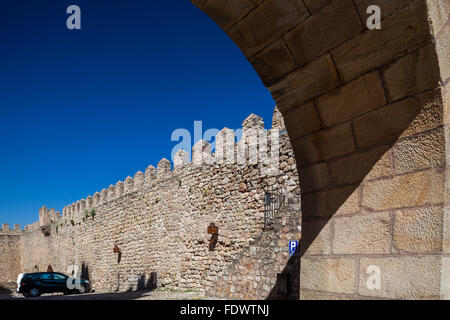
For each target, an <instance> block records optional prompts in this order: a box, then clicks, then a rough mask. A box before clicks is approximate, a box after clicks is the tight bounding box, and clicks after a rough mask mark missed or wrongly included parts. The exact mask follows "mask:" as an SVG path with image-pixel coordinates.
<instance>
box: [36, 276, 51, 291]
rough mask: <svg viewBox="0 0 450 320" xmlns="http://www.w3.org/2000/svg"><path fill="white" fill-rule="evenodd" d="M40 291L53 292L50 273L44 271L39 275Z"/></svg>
mask: <svg viewBox="0 0 450 320" xmlns="http://www.w3.org/2000/svg"><path fill="white" fill-rule="evenodd" d="M39 280H40V286H41V290H42V292H54V289H53V287H54V286H53V277H52V274H51V273H48V272H44V273H41V274H40V276H39Z"/></svg>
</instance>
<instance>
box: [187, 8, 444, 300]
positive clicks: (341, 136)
mask: <svg viewBox="0 0 450 320" xmlns="http://www.w3.org/2000/svg"><path fill="white" fill-rule="evenodd" d="M192 2H193V3H194V4H195V5H196V6H197V7H198V8H199V9H201V10H203V11H204V12H205V13H206V14H208V15H209V16H210V17H211V18H212V19H213V20H214V21H216V22H217V24H218V25H219V26H220V27H221V28H222V29H223V30H224V31H225V32H226V33H227V34H228V35H229V37H230V38H231V39H232V40H233V41H234V42H235V43H236V45H237V46H238V47H239V48H240V49H241V50H242V52H243V54H244V55H245V56H246V57H247V59H248V61H249V62H250V63H251V64H252V65H253V67H254V68H255V70H256V71H257V72H258V74H259V75H260V77H261V80H262V81H263V83H264V84H265V85H266V87H267V88H268V89H269V90H270V91H271V93H272V96H273V98H274V99H275V101H276V102H277V104H278V106H279V108H280V111H281V112H282V113H283V115H284V118H285V119H286V128H287V131H288V133H289V137H290V138H291V141H292V145H293V148H294V152H295V158H296V161H297V164H298V168H299V173H300V187H301V190H302V241H301V245H300V246H301V248H300V255H301V272H300V273H301V281H300V284H301V294H300V295H301V298H305V299H318V298H322V299H324V298H325V299H326V298H332V299H334V298H342V299H360V298H367V297H370V298H393V299H400V298H403V299H419V298H436V299H438V298H446V299H449V298H450V286H449V285H448V283H449V280H450V258H449V252H450V250H449V248H450V246H449V244H450V228H449V226H450V223H449V221H450V215H449V212H450V210H449V209H448V208H449V197H448V194H449V191H448V189H449V178H448V177H449V176H448V172H450V170H449V169H448V159H449V157H448V154H449V151H448V140H449V139H448V136H449V135H448V124H449V120H448V119H449V117H448V103H449V101H450V99H449V97H450V94H449V92H450V90H449V83H450V72H449V70H450V67H449V66H450V58H449V57H450V50H449V46H448V44H449V43H450V22H449V17H450V1H449V0H373V1H369V0H285V1H279V0H265V1H227V0H192ZM369 5H378V6H379V7H380V9H381V29H374V30H371V29H369V28H368V27H367V24H366V21H367V19H368V18H369V14H367V9H368V7H369ZM371 266H376V267H378V268H379V270H380V273H381V284H380V287H379V288H368V286H367V282H366V281H367V280H368V279H369V276H370V272H369V273H368V269H369V267H371Z"/></svg>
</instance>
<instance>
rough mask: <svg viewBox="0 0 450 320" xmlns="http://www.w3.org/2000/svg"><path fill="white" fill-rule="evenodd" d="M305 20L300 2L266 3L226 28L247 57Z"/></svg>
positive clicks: (271, 1) (289, 0)
mask: <svg viewBox="0 0 450 320" xmlns="http://www.w3.org/2000/svg"><path fill="white" fill-rule="evenodd" d="M307 17H308V11H307V10H306V8H305V6H304V5H303V1H301V0H285V1H279V0H267V1H264V2H263V3H262V4H261V5H260V6H259V7H258V8H256V9H255V10H253V11H252V12H251V13H250V14H249V15H247V16H246V17H245V18H244V19H242V20H241V21H239V23H238V24H237V25H234V26H233V27H232V28H231V29H229V31H228V35H229V36H230V38H231V39H232V40H233V41H234V42H235V43H236V44H237V45H238V46H239V48H241V50H242V51H243V52H244V54H245V56H247V57H250V56H252V55H253V54H255V53H257V52H258V51H259V50H261V49H262V48H264V47H265V46H267V45H268V44H270V43H271V42H273V41H274V40H276V39H277V38H279V37H280V36H281V35H282V34H283V33H285V32H286V31H288V30H289V29H291V28H293V27H295V26H296V25H297V24H299V23H300V22H302V21H303V20H305V19H306V18H307ZM267 21H275V22H276V23H267Z"/></svg>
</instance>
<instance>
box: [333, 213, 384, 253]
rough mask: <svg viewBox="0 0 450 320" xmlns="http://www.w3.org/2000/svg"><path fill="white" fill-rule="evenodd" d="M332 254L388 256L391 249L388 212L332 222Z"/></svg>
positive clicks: (341, 218) (344, 218) (337, 219)
mask: <svg viewBox="0 0 450 320" xmlns="http://www.w3.org/2000/svg"><path fill="white" fill-rule="evenodd" d="M333 221H334V222H333V223H334V232H333V235H334V237H333V253H334V254H388V253H390V248H391V218H390V215H389V212H379V213H364V214H359V215H355V216H351V217H339V218H336V219H334V220H333Z"/></svg>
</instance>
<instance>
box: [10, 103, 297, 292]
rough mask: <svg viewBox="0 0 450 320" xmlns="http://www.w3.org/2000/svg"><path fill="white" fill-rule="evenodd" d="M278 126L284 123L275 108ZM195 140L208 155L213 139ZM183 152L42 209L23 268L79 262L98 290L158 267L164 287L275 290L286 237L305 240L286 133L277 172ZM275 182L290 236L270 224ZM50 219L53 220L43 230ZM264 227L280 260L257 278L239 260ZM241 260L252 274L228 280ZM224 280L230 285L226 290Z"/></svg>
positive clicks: (253, 123)
mask: <svg viewBox="0 0 450 320" xmlns="http://www.w3.org/2000/svg"><path fill="white" fill-rule="evenodd" d="M280 119H281V121H280ZM274 123H275V125H276V126H277V127H278V128H279V127H281V129H284V128H283V121H282V118H281V116H280V114H279V113H278V112H277V111H275V113H274ZM254 128H263V122H262V119H261V118H259V117H257V116H255V115H252V116H250V117H249V118H247V119H246V121H244V123H243V131H244V133H243V135H244V136H245V132H247V131H249V130H250V129H254ZM225 131H228V132H229V130H228V129H224V130H223V131H222V133H223V132H225ZM199 146H201V148H200V149H201V152H202V153H203V155H205V153H206V155H207V154H208V149H209V145H208V144H207V143H206V142H204V141H200V142H199V143H198V144H197V145H196V146H194V147H193V149H194V150H197V149H198V148H199ZM232 148H233V150H235V149H236V148H235V146H234V145H233V146H232ZM269 151H270V150H269ZM216 153H217V152H216ZM219 153H220V152H219ZM186 155H187V154H186V153H185V152H183V151H180V152H179V153H178V154H177V155H176V156H175V160H174V161H175V169H174V171H171V164H170V162H169V161H168V160H166V159H163V160H161V161H160V162H159V164H158V167H157V169H155V168H154V167H152V166H149V167H148V168H147V170H146V171H145V173H142V172H138V173H136V175H135V176H134V178H131V177H128V178H127V179H125V181H124V182H123V183H122V182H120V181H119V182H118V183H117V184H116V185H111V186H110V187H109V188H108V189H104V190H102V191H101V192H100V193H96V194H94V196H92V197H91V196H89V197H87V198H86V199H82V200H80V201H77V202H76V203H75V204H72V205H70V206H67V207H65V208H64V209H63V215H62V217H61V218H59V216H58V213H55V212H54V211H50V210H47V209H46V208H42V209H41V211H40V224H35V225H34V226H32V227H27V230H31V231H28V232H25V233H24V234H23V235H22V236H21V237H20V238H21V239H20V240H21V248H22V254H21V260H20V263H21V270H22V271H24V272H31V271H34V268H35V266H38V268H39V270H41V271H42V270H46V269H47V267H48V265H51V266H52V268H53V270H55V271H56V270H58V271H62V272H66V270H67V267H68V266H69V265H76V266H78V267H79V268H80V270H81V273H82V275H83V277H84V278H89V279H90V280H91V281H92V283H93V286H94V288H95V290H97V291H115V290H120V291H122V290H129V289H137V288H144V287H151V286H152V285H153V284H152V281H153V279H152V276H151V275H152V273H153V272H156V275H157V285H158V287H159V288H165V289H177V290H185V289H196V290H201V291H206V292H208V294H209V295H210V296H226V297H236V298H239V297H242V298H244V297H245V298H264V297H267V296H269V294H270V291H271V290H272V288H273V287H274V285H275V283H276V279H277V273H281V272H282V271H283V267H284V265H285V264H286V262H287V261H288V259H289V254H288V241H289V240H294V239H298V238H299V237H300V228H299V224H300V211H299V209H300V206H299V194H300V191H299V188H298V175H297V169H296V163H295V159H294V157H293V151H292V148H291V146H290V142H289V139H288V136H287V134H286V133H283V134H281V136H280V149H279V159H280V166H279V169H278V170H277V171H276V172H274V173H273V174H271V175H264V173H263V171H262V170H261V169H262V166H263V165H262V164H261V163H258V164H256V165H251V164H246V165H239V164H210V165H201V166H197V165H195V164H191V163H187V159H186V158H187V157H186ZM196 158H197V154H196V155H194V160H196ZM269 186H270V187H271V188H273V189H274V190H285V191H284V194H285V195H287V197H286V201H285V202H286V205H285V206H284V207H283V212H292V213H293V214H294V218H293V219H288V221H289V223H290V226H289V228H290V229H289V232H290V234H291V236H288V237H287V238H284V237H286V236H287V235H288V234H289V233H286V234H285V235H284V236H283V239H281V231H282V230H281V229H280V228H278V229H277V228H274V227H266V228H264V190H266V189H267V188H268V187H269ZM94 208H95V212H94V211H93V209H94ZM284 220H285V221H284V222H283V223H284V224H285V225H286V223H287V222H286V217H285V218H284ZM212 222H213V223H215V224H216V225H217V226H218V227H219V236H218V241H217V244H216V245H215V248H214V250H213V251H209V241H210V238H211V235H209V234H207V232H206V230H207V226H208V225H209V224H210V223H212ZM281 223H282V222H280V223H279V224H280V225H281ZM289 223H288V224H289ZM275 224H276V222H275ZM44 225H46V226H49V227H47V228H46V229H45V230H41V227H42V226H44ZM44 231H45V232H48V235H45V234H44ZM284 231H286V228H285V230H284ZM267 234H270V236H269V237H271V238H273V239H274V240H275V241H276V243H272V245H270V243H268V244H267V248H268V249H269V250H271V251H273V252H274V254H276V259H269V260H267V259H266V260H265V262H264V264H261V265H260V266H259V268H258V272H259V273H260V275H259V279H258V281H254V280H255V278H254V276H256V274H255V272H254V271H252V270H253V269H254V268H255V265H251V266H247V264H248V263H247V262H246V264H245V265H242V266H241V263H240V260H243V261H244V260H245V261H247V260H246V259H245V255H246V252H247V251H248V252H250V251H251V252H254V251H255V250H257V247H258V246H260V245H261V244H262V243H261V240H260V239H261V238H262V237H263V238H264V237H266V238H267V237H268V236H267ZM114 246H117V247H118V248H119V249H120V252H121V253H120V257H119V254H118V253H114V252H113V248H114ZM270 257H271V258H274V257H275V256H274V257H272V256H270ZM257 260H258V259H257ZM236 267H239V268H240V267H242V268H246V269H249V271H248V272H247V274H244V273H242V274H239V275H234V276H233V279H231V277H230V278H229V279H228V278H227V275H228V274H232V273H233V269H235V268H236ZM15 270H18V269H15ZM297 272H298V270H297ZM16 273H18V271H16ZM13 278H14V277H13ZM218 282H223V283H224V284H223V288H221V289H220V291H218V287H217V283H218ZM250 282H251V286H250V285H249V283H250ZM255 283H256V284H255ZM243 285H245V288H241V287H240V286H243ZM291 285H292V286H295V282H291ZM295 292H297V293H298V287H297V288H294V287H293V288H292V289H291V290H290V292H289V293H288V292H287V291H285V293H284V294H291V295H292V294H294V296H295V295H296V293H295ZM282 294H283V293H282Z"/></svg>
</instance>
